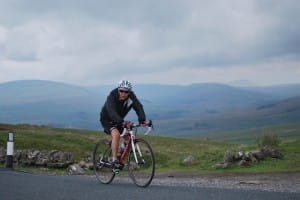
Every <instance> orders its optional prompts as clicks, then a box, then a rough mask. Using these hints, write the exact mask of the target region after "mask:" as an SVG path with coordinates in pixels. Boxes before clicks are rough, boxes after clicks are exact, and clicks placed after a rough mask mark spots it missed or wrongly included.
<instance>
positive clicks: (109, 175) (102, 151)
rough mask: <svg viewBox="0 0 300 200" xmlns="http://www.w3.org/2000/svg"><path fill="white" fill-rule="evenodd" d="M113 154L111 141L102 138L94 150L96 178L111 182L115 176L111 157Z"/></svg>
mask: <svg viewBox="0 0 300 200" xmlns="http://www.w3.org/2000/svg"><path fill="white" fill-rule="evenodd" d="M111 156H112V151H111V147H110V141H109V140H107V139H102V140H99V142H97V144H96V146H95V149H94V152H93V164H94V171H95V174H96V178H97V179H98V180H99V181H100V182H101V183H104V184H109V183H111V182H112V180H113V179H114V177H115V173H113V171H112V166H111V162H109V159H110V158H111Z"/></svg>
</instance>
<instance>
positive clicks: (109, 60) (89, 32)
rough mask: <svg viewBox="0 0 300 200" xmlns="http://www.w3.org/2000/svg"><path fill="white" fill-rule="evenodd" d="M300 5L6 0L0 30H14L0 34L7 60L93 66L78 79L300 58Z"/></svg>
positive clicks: (2, 4)
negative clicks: (116, 73) (115, 73)
mask: <svg viewBox="0 0 300 200" xmlns="http://www.w3.org/2000/svg"><path fill="white" fill-rule="evenodd" d="M299 6H300V3H298V1H296V0H287V1H284V2H283V1H271V0H259V1H258V0H257V1H252V0H249V1H247V0H246V1H226V0H224V1H197V0H167V1H146V0H140V1H137V0H136V1H135V0H129V1H99V0H88V1H80V0H66V1H60V0H52V1H50V0H44V1H39V0H18V1H14V0H12V1H1V0H0V8H2V9H1V12H0V27H4V29H6V32H7V33H6V35H9V36H8V39H5V38H4V39H1V38H0V39H1V40H0V51H1V50H3V51H4V52H5V56H3V55H2V56H1V59H2V60H3V59H5V58H6V59H11V60H15V61H17V60H18V61H22V60H27V61H35V60H39V61H40V63H41V64H44V65H47V66H48V65H49V66H50V65H51V66H57V67H58V66H59V67H65V68H66V69H68V68H70V66H75V67H78V68H79V67H82V66H84V68H85V69H87V72H84V73H81V74H78V75H77V74H76V75H75V74H74V75H73V76H74V77H79V76H82V77H83V76H86V77H94V76H95V77H97V76H98V74H99V73H100V71H101V73H100V74H102V75H103V77H107V76H109V74H110V73H112V74H113V73H114V72H112V71H119V72H120V73H123V74H127V73H130V71H134V72H135V73H144V72H147V71H151V70H154V71H158V72H159V71H160V70H161V69H164V70H166V69H170V70H172V69H176V68H178V67H183V66H184V67H186V68H192V69H195V68H206V67H210V66H213V67H219V68H223V67H230V66H241V67H242V66H244V65H247V66H248V65H256V64H259V63H263V62H267V61H268V60H272V59H276V58H277V59H278V58H280V57H285V58H286V57H288V58H290V59H292V60H298V59H297V57H300V56H299V54H300V45H299V39H298V38H300V37H299V36H300V35H299V34H300V27H299V26H298V24H300V23H299V22H300V21H299V20H300V13H299V10H300V7H299ZM16 30H22V31H16ZM0 32H1V29H0ZM12 33H13V34H12ZM0 36H1V33H0ZM17 38H19V39H17ZM141 68H142V69H141ZM112 69H113V70H112ZM69 76H70V79H71V78H72V77H71V76H72V73H70V74H69ZM83 78H84V77H83ZM83 78H82V79H83Z"/></svg>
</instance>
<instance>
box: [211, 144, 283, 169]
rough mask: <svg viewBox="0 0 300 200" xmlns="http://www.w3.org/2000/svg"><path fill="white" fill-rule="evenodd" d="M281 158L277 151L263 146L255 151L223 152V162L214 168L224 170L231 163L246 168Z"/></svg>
mask: <svg viewBox="0 0 300 200" xmlns="http://www.w3.org/2000/svg"><path fill="white" fill-rule="evenodd" d="M282 156H283V155H282V154H281V153H280V152H279V151H278V149H276V148H274V147H271V146H265V147H263V148H262V149H260V150H255V151H247V152H244V151H240V152H236V153H234V152H225V154H224V160H223V162H221V163H218V164H216V165H215V167H216V168H222V169H224V168H227V167H228V166H229V165H230V164H232V163H237V164H238V165H239V166H248V165H250V163H251V162H255V163H257V162H259V161H260V160H263V159H265V158H282Z"/></svg>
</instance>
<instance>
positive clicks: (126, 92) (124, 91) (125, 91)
mask: <svg viewBox="0 0 300 200" xmlns="http://www.w3.org/2000/svg"><path fill="white" fill-rule="evenodd" d="M119 92H120V93H125V94H128V93H129V91H128V90H119Z"/></svg>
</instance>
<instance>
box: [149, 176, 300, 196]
mask: <svg viewBox="0 0 300 200" xmlns="http://www.w3.org/2000/svg"><path fill="white" fill-rule="evenodd" d="M152 185H169V186H177V185H185V186H191V187H213V188H236V189H238V188H239V189H253V190H265V191H276V192H296V193H300V173H271V174H196V173H195V174H193V173H190V174H187V173H160V174H157V175H156V177H155V178H154V179H153V181H152Z"/></svg>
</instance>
